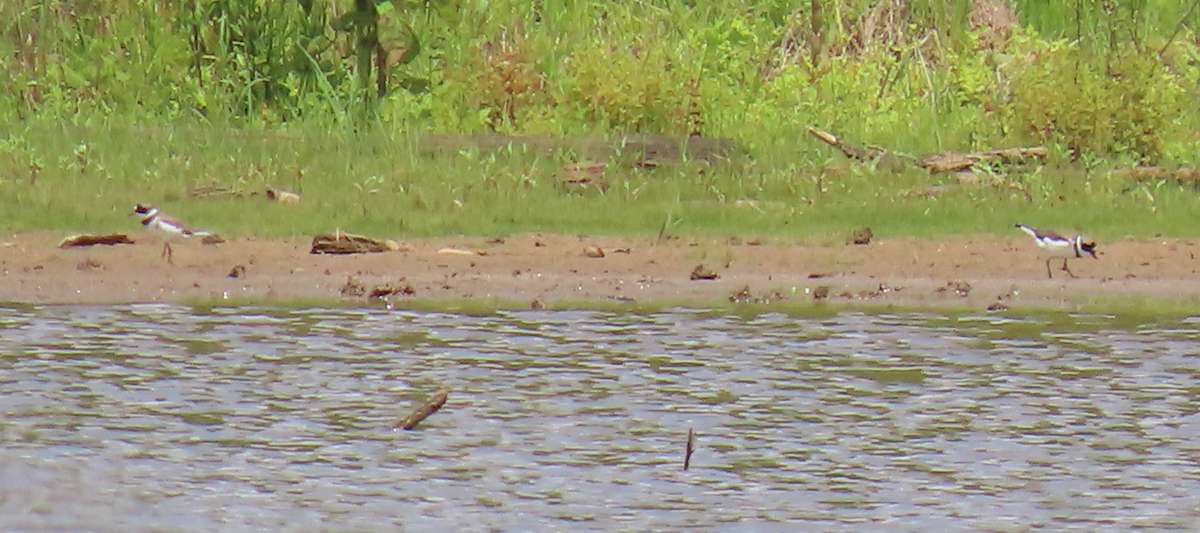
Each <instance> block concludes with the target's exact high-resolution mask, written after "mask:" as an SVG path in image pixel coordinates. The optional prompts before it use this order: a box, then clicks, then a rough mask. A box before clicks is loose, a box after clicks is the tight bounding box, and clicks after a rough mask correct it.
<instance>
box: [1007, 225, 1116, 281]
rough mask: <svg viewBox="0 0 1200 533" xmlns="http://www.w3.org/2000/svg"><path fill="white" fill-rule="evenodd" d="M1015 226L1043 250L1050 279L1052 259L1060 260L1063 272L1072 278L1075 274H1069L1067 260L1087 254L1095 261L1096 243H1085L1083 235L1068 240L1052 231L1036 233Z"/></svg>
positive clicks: (1030, 229) (1032, 230)
mask: <svg viewBox="0 0 1200 533" xmlns="http://www.w3.org/2000/svg"><path fill="white" fill-rule="evenodd" d="M1016 226H1017V227H1018V228H1020V229H1021V231H1024V232H1025V233H1028V234H1029V236H1030V237H1033V240H1034V242H1036V243H1037V245H1038V247H1039V248H1041V249H1042V250H1045V252H1044V253H1045V254H1046V255H1047V257H1046V275H1047V276H1049V277H1050V279H1054V274H1052V273H1051V272H1050V261H1053V260H1054V259H1062V262H1063V264H1062V270H1063V272H1066V273H1067V274H1070V275H1071V277H1072V278H1073V277H1075V274H1074V273H1073V272H1071V269H1069V268H1067V259H1070V258H1072V257H1074V258H1080V257H1083V254H1089V255H1091V256H1092V259H1097V257H1096V243H1095V242H1091V241H1085V240H1084V237H1083V235H1076V236H1075V238H1074V239H1068V238H1066V237H1063V236H1062V235H1059V234H1058V233H1055V232H1053V231H1038V230H1036V229H1033V228H1031V227H1029V226H1026V225H1024V224H1017V225H1016Z"/></svg>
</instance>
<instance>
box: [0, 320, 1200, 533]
mask: <svg viewBox="0 0 1200 533" xmlns="http://www.w3.org/2000/svg"><path fill="white" fill-rule="evenodd" d="M1197 337H1200V332H1198V331H1197V329H1196V321H1195V320H1193V319H1183V320H1180V319H1163V320H1161V321H1159V323H1155V324H1140V325H1139V324H1137V323H1133V322H1132V321H1130V320H1129V319H1127V318H1122V317H1116V316H1108V315H1069V314H1065V313H1064V314H1055V315H1045V316H1039V317H1030V318H1011V317H1003V316H995V315H966V316H946V315H940V314H923V313H905V314H874V315H872V314H862V313H856V312H843V313H840V314H837V315H834V316H825V317H791V316H787V315H784V314H764V315H761V316H751V317H742V316H735V315H723V314H720V313H712V312H701V311H692V310H676V311H672V312H663V313H655V314H649V315H639V314H622V313H609V312H599V311H544V312H543V311H528V312H500V313H497V314H494V315H488V316H468V315H457V314H445V313H418V312H398V311H384V310H347V309H320V308H316V309H287V308H269V307H237V308H217V309H211V310H210V309H198V308H191V307H184V306H170V305H133V306H106V307H8V308H0V391H2V392H0V415H2V416H3V418H2V419H0V530H4V531H22V530H23V531H84V530H86V531H114V532H115V531H187V532H191V531H196V532H209V531H264V530H265V531H345V530H355V531H359V530H361V531H439V532H447V531H588V530H595V531H666V530H694V531H722V532H725V531H733V532H736V531H781V532H782V531H855V532H857V531H1039V530H1042V531H1128V530H1130V529H1135V528H1136V529H1141V530H1144V531H1171V530H1182V531H1191V530H1196V528H1197V517H1198V516H1200V468H1198V465H1197V460H1196V459H1197V457H1200V445H1197V444H1195V443H1194V441H1195V439H1196V436H1197V435H1200V418H1198V417H1197V414H1196V413H1197V411H1198V410H1200V403H1198V401H1197V395H1198V394H1200V386H1197V385H1196V384H1195V382H1196V379H1195V378H1196V376H1197V374H1198V373H1200V358H1198V357H1197V355H1198V354H1200V349H1198V347H1200V344H1197ZM442 388H449V389H451V390H452V391H453V392H452V393H451V394H450V400H449V402H448V403H447V404H446V406H445V407H444V408H443V409H442V410H441V411H440V412H438V413H437V414H435V415H433V416H432V417H430V418H429V419H427V420H426V421H425V422H424V423H423V424H422V425H421V426H420V427H419V428H418V429H417V430H415V431H396V430H394V429H393V426H394V425H395V423H396V421H397V419H399V418H401V417H402V416H404V415H405V414H407V412H408V411H409V410H411V409H412V407H413V406H414V405H416V404H417V403H419V402H420V401H421V400H422V399H423V398H425V397H426V396H427V395H429V394H430V393H432V392H434V391H436V390H438V389H442ZM689 428H692V429H694V430H695V432H696V434H697V451H696V453H695V455H694V457H693V458H692V468H691V469H690V470H688V471H683V470H682V469H681V464H682V459H683V457H682V456H683V447H684V443H685V441H686V435H687V432H688V429H689Z"/></svg>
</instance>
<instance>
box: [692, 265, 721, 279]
mask: <svg viewBox="0 0 1200 533" xmlns="http://www.w3.org/2000/svg"><path fill="white" fill-rule="evenodd" d="M720 277H721V276H720V275H719V274H717V273H716V272H713V271H712V270H709V269H707V268H705V267H704V265H696V268H693V269H692V278H691V279H692V281H697V280H714V279H718V278H720Z"/></svg>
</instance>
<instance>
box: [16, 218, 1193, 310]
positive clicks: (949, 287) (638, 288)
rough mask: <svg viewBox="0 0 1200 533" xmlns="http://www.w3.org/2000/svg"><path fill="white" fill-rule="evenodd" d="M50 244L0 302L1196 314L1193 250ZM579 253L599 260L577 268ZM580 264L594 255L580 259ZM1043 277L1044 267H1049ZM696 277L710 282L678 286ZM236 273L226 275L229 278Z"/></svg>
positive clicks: (951, 243) (907, 242) (1176, 243)
mask: <svg viewBox="0 0 1200 533" xmlns="http://www.w3.org/2000/svg"><path fill="white" fill-rule="evenodd" d="M64 236H65V235H63V234H59V233H50V232H35V233H20V234H16V235H8V236H6V237H5V238H3V239H0V301H8V302H27V303H38V304H80V303H131V302H195V301H207V300H225V299H233V300H239V301H245V300H252V301H277V302H280V303H287V302H289V301H296V300H313V299H315V300H327V301H338V300H344V301H347V302H351V303H353V302H354V301H356V300H358V301H363V302H366V301H368V299H369V293H370V292H372V291H373V290H375V289H376V288H385V287H390V288H392V289H398V290H400V292H398V293H396V294H393V295H392V296H390V297H389V299H390V300H391V301H392V302H393V303H394V304H395V305H397V306H400V307H403V306H404V305H405V303H404V302H405V301H406V300H409V301H417V300H419V301H422V302H430V301H432V302H455V301H462V300H492V301H496V302H504V303H505V305H516V306H524V305H526V304H528V305H529V306H546V307H574V306H587V305H599V304H603V303H608V302H618V303H619V302H630V303H633V302H636V303H649V304H654V303H668V304H682V305H712V304H714V303H718V302H729V301H739V302H750V301H760V302H779V301H785V302H796V301H814V300H816V299H818V297H819V296H821V295H825V297H824V298H820V301H823V302H826V303H828V304H830V305H837V304H838V303H842V302H846V303H849V302H871V303H878V304H884V305H887V304H895V305H904V306H908V305H914V306H932V307H939V306H953V307H977V308H980V309H986V308H988V307H1003V306H1007V307H1011V308H1019V307H1050V308H1071V307H1075V306H1079V305H1084V304H1089V303H1095V302H1106V301H1109V300H1110V299H1112V301H1115V302H1118V303H1117V304H1114V305H1117V306H1119V305H1120V303H1119V302H1122V301H1126V300H1127V301H1129V302H1131V304H1132V302H1141V301H1146V300H1152V301H1163V302H1168V303H1172V304H1176V305H1179V304H1182V305H1190V304H1192V303H1195V302H1200V283H1196V282H1194V280H1196V279H1197V270H1198V269H1200V261H1197V259H1196V253H1197V247H1196V245H1195V243H1194V242H1192V241H1185V240H1177V239H1155V240H1145V241H1133V240H1130V241H1122V242H1113V243H1100V245H1099V247H1098V251H1099V254H1100V259H1099V260H1093V259H1091V258H1090V257H1085V258H1083V259H1073V260H1071V262H1070V266H1071V270H1072V271H1073V272H1074V273H1075V274H1076V276H1078V277H1077V278H1071V277H1070V276H1068V275H1067V274H1066V273H1065V272H1061V271H1058V270H1057V269H1056V270H1055V271H1054V274H1055V277H1054V279H1047V277H1046V267H1045V262H1044V258H1043V257H1042V256H1041V255H1039V250H1038V249H1037V248H1036V246H1034V244H1033V243H1032V241H1031V240H1030V239H1028V238H1026V237H1025V236H1023V235H1020V234H1019V233H1015V234H1014V235H1013V236H1012V237H995V236H968V237H959V238H955V239H949V240H938V241H933V240H918V239H909V238H897V239H887V238H883V239H875V240H873V241H872V242H871V243H870V244H868V245H852V244H845V243H844V242H842V241H840V240H836V239H834V238H832V237H830V238H829V239H827V240H826V241H825V242H820V241H819V240H817V239H810V240H808V241H805V242H796V241H787V240H784V239H778V238H776V239H764V240H762V241H761V242H758V241H752V240H749V241H748V240H746V239H738V238H731V239H709V238H681V239H670V240H663V241H657V240H655V239H653V238H627V237H607V236H605V237H587V236H568V235H536V234H534V235H518V236H512V237H509V238H506V239H503V240H489V239H487V238H482V237H446V238H438V239H428V240H409V241H402V242H401V243H400V244H401V250H400V251H394V252H386V253H375V254H356V255H311V254H309V249H310V245H311V241H310V240H309V239H307V238H296V239H287V240H258V239H233V240H231V241H230V242H227V243H224V244H220V245H216V246H208V245H202V244H200V243H199V242H188V243H185V244H179V245H176V246H175V264H174V265H170V264H168V263H167V262H166V261H165V260H164V259H163V258H162V257H160V251H161V244H159V242H158V241H157V240H155V239H154V238H153V237H152V236H149V235H146V234H142V233H134V234H131V235H130V236H131V237H132V238H133V239H134V240H135V241H137V243H136V244H134V245H118V246H94V247H88V248H77V249H59V248H58V247H57V245H58V243H59V241H60V240H61V239H62V238H63V237H64ZM588 247H595V248H599V249H600V250H602V251H603V257H590V256H589V254H587V253H586V250H587V248H588ZM591 255H598V254H595V251H594V250H593V253H592V254H591ZM1054 264H1055V265H1057V264H1058V262H1057V261H1056V262H1055V263H1054ZM700 265H703V270H705V271H707V272H708V273H710V274H715V275H717V276H718V277H717V278H716V279H700V280H695V279H692V278H693V272H694V271H695V270H696V269H697V267H699V266H700ZM235 274H236V276H235Z"/></svg>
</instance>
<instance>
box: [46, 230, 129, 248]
mask: <svg viewBox="0 0 1200 533" xmlns="http://www.w3.org/2000/svg"><path fill="white" fill-rule="evenodd" d="M98 244H103V245H105V246H114V245H117V244H133V241H132V240H130V239H129V236H128V235H126V234H124V233H110V234H108V235H71V236H70V237H67V238H65V239H63V240H62V242H60V243H58V247H59V248H80V247H84V246H96V245H98Z"/></svg>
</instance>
